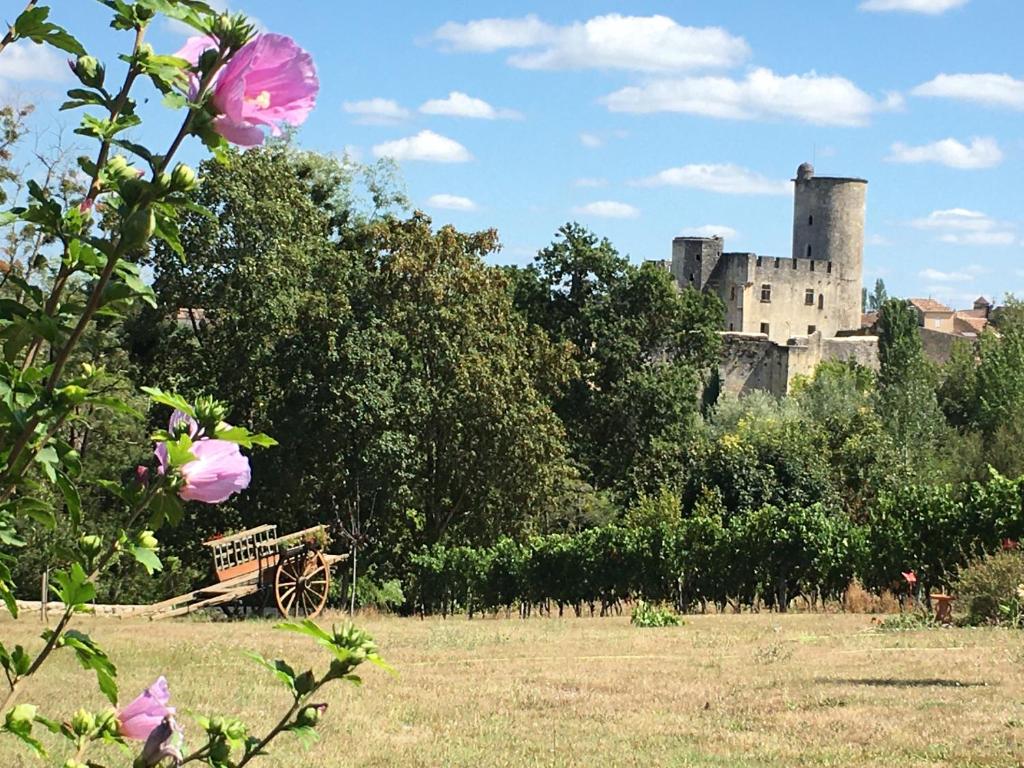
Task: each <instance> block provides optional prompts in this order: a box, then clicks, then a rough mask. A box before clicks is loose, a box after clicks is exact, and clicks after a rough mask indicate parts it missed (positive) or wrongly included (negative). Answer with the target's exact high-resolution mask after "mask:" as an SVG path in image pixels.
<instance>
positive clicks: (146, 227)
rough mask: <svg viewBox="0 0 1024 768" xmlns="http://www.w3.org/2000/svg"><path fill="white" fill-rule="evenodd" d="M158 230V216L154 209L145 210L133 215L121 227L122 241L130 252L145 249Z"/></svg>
mask: <svg viewBox="0 0 1024 768" xmlns="http://www.w3.org/2000/svg"><path fill="white" fill-rule="evenodd" d="M155 229H156V215H155V214H154V213H153V209H152V208H143V209H142V210H139V211H136V212H135V213H133V214H131V215H130V216H129V217H128V219H127V221H125V223H124V225H123V226H122V227H121V241H122V242H123V243H124V246H125V248H127V249H128V250H129V251H134V250H138V249H139V248H141V247H143V246H144V245H145V244H146V243H147V242H149V238H151V237H152V236H153V230H155Z"/></svg>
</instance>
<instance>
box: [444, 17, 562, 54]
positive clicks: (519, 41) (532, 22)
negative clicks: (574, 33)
mask: <svg viewBox="0 0 1024 768" xmlns="http://www.w3.org/2000/svg"><path fill="white" fill-rule="evenodd" d="M557 36H558V33H557V31H556V30H555V28H554V27H552V26H551V25H549V24H546V23H544V22H543V21H541V20H540V19H538V18H537V17H536V16H534V15H533V14H530V15H529V16H525V17H523V18H521V19H478V20H477V21H469V22H466V23H465V24H459V23H458V22H454V21H449V22H447V23H446V24H443V25H441V26H440V27H438V29H437V30H436V31H435V32H434V37H435V38H436V39H437V40H440V41H441V43H442V44H443V45H444V46H445V48H447V49H448V50H452V51H473V52H475V53H492V52H493V51H500V50H502V49H503V48H531V47H533V46H537V45H543V44H545V43H549V42H552V41H553V40H554V39H555V38H556V37H557Z"/></svg>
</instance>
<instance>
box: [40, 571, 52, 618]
mask: <svg viewBox="0 0 1024 768" xmlns="http://www.w3.org/2000/svg"><path fill="white" fill-rule="evenodd" d="M41 598H42V599H41V601H40V603H39V618H40V620H41V621H42V622H43V624H45V623H46V603H47V602H48V601H49V599H50V569H49V568H47V569H46V570H45V571H43V584H42V595H41Z"/></svg>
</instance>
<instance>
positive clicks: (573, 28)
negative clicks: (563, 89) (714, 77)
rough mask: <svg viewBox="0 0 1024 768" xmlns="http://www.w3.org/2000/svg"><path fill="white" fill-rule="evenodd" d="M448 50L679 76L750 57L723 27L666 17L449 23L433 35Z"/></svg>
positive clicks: (534, 63)
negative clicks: (506, 53)
mask: <svg viewBox="0 0 1024 768" xmlns="http://www.w3.org/2000/svg"><path fill="white" fill-rule="evenodd" d="M434 37H435V38H436V39H437V40H439V41H441V43H442V45H443V46H444V47H445V48H446V49H448V50H455V51H476V52H486V53H489V52H493V51H498V50H503V49H521V50H522V52H520V53H516V54H513V55H512V56H511V57H510V58H509V63H510V64H511V65H512V66H514V67H519V68H521V69H625V70H632V71H638V72H680V71H688V70H694V69H709V68H712V69H721V68H726V67H732V66H736V65H737V64H740V63H742V62H743V61H745V60H746V59H747V57H748V56H749V55H750V47H749V46H748V45H747V43H746V41H745V40H744V39H743V38H742V37H736V36H735V35H731V34H729V32H727V31H726V30H724V29H722V28H720V27H684V26H682V25H680V24H678V23H677V22H676V21H674V20H673V19H670V18H669V17H667V16H623V15H621V14H617V13H612V14H608V15H605V16H595V17H593V18H591V19H588V20H587V21H577V22H573V23H571V24H567V25H565V26H554V25H551V24H547V23H546V22H543V21H541V20H540V19H539V18H537V17H536V16H533V15H530V16H526V17H524V18H521V19H496V18H495V19H479V20H477V21H470V22H467V23H465V24H460V23H457V22H448V23H447V24H444V25H443V26H441V27H440V28H438V29H437V31H436V32H435V33H434Z"/></svg>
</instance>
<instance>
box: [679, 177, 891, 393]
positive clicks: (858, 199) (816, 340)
mask: <svg viewBox="0 0 1024 768" xmlns="http://www.w3.org/2000/svg"><path fill="white" fill-rule="evenodd" d="M793 183H794V193H793V247H792V251H791V253H790V255H789V256H788V257H785V258H783V257H776V256H761V255H758V254H756V253H734V252H726V251H725V248H724V245H725V244H724V241H723V240H722V239H721V238H719V237H677V238H675V239H674V240H673V241H672V259H671V262H668V263H666V262H664V261H662V262H659V263H660V264H662V265H663V266H666V267H667V268H668V269H669V270H670V271H671V273H672V275H673V277H674V278H675V281H676V284H677V285H678V286H679V287H680V288H687V287H692V288H695V289H697V290H700V291H708V292H713V293H715V294H717V295H718V297H719V298H720V299H721V300H722V302H723V303H724V305H725V319H724V326H723V328H722V330H723V335H724V341H725V343H724V345H723V350H724V351H723V360H722V366H721V369H720V373H721V379H722V390H723V391H724V392H732V393H736V394H739V393H742V392H746V391H750V390H752V389H766V390H769V391H771V392H774V393H776V394H780V395H781V394H785V392H786V391H788V388H789V382H790V381H791V380H792V378H793V376H795V375H797V374H808V373H811V372H813V370H814V367H815V366H816V365H817V364H818V363H819V362H821V361H822V360H837V359H838V360H856V361H857V362H860V363H862V364H865V365H868V366H869V367H877V365H878V353H877V338H876V337H874V336H864V335H856V336H854V335H853V334H858V333H859V329H860V328H861V283H862V273H863V263H864V220H865V213H866V192H867V181H866V180H864V179H857V178H842V177H835V176H815V175H814V168H813V167H812V166H811V164H810V163H804V164H802V165H801V166H800V167H799V168H798V169H797V173H796V178H795V179H793ZM837 337H842V338H837Z"/></svg>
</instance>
